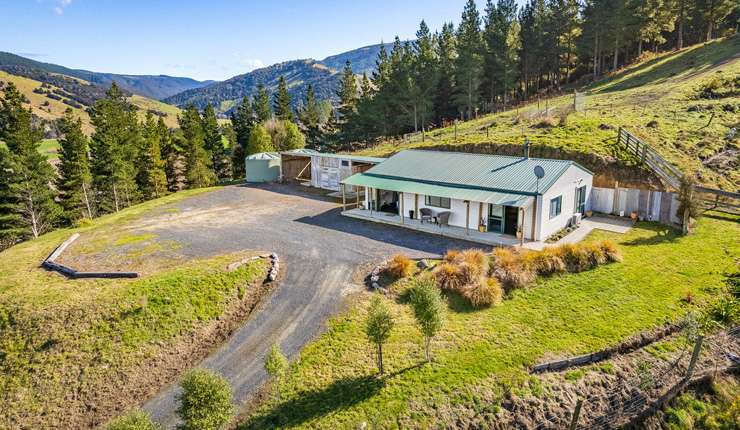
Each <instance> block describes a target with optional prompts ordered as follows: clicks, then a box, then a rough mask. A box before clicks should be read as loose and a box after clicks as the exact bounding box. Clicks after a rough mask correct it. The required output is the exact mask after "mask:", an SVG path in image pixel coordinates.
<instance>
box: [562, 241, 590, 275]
mask: <svg viewBox="0 0 740 430" xmlns="http://www.w3.org/2000/svg"><path fill="white" fill-rule="evenodd" d="M559 248H560V252H561V255H562V258H563V261H564V262H565V266H566V267H567V268H568V272H572V273H578V272H583V271H584V270H588V269H590V268H592V267H593V262H592V258H591V255H590V253H589V252H588V250H587V249H586V247H585V246H583V245H573V244H571V243H566V244H563V245H560V247H559Z"/></svg>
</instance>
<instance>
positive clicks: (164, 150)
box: [157, 117, 185, 192]
mask: <svg viewBox="0 0 740 430" xmlns="http://www.w3.org/2000/svg"><path fill="white" fill-rule="evenodd" d="M157 135H158V136H159V145H160V150H161V154H162V156H161V158H162V160H163V161H164V173H165V177H166V178H167V190H169V191H172V192H175V191H180V190H181V189H182V188H183V187H184V184H185V177H184V175H183V164H184V161H183V159H182V148H180V146H179V145H178V142H177V140H176V139H174V138H173V136H172V132H170V129H169V128H167V125H166V124H165V123H164V120H163V119H162V117H159V119H157Z"/></svg>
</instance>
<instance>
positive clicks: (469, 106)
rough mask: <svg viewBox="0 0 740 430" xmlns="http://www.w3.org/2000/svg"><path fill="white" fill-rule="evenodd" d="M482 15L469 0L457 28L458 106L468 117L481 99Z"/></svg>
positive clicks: (472, 0)
mask: <svg viewBox="0 0 740 430" xmlns="http://www.w3.org/2000/svg"><path fill="white" fill-rule="evenodd" d="M480 25H481V23H480V16H479V15H478V9H477V8H476V6H475V1H474V0H468V2H467V3H466V5H465V9H464V10H463V13H462V20H461V22H460V26H459V27H458V29H457V60H456V61H455V83H456V92H457V94H456V97H455V100H456V102H457V106H458V108H459V109H460V110H461V111H462V112H464V113H465V116H466V117H467V118H468V119H471V118H473V115H474V114H475V108H476V105H477V103H478V99H479V87H480V75H481V69H482V59H481V55H480V53H481V32H480Z"/></svg>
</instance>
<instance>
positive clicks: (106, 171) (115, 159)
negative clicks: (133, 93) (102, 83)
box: [90, 83, 140, 212]
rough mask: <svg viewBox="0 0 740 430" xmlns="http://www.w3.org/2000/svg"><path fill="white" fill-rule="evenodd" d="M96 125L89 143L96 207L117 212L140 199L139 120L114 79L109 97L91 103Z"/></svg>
mask: <svg viewBox="0 0 740 430" xmlns="http://www.w3.org/2000/svg"><path fill="white" fill-rule="evenodd" d="M90 119H91V121H92V123H93V126H95V133H93V136H92V141H91V144H90V156H91V157H90V171H91V173H92V175H93V188H94V189H95V191H96V194H97V201H96V204H97V207H98V208H99V210H102V211H103V212H112V211H115V212H118V211H119V210H120V209H122V208H124V207H126V206H129V205H131V204H133V203H135V202H136V201H137V200H138V196H139V190H138V188H137V186H136V180H135V179H136V168H135V166H134V160H136V159H137V154H136V149H137V148H138V147H139V144H138V140H139V138H140V136H139V124H138V120H137V117H136V107H135V106H133V105H132V104H131V103H129V102H128V100H126V97H125V95H124V94H123V92H122V91H121V90H120V89H119V88H118V86H117V85H116V84H115V83H113V85H111V87H110V89H109V90H108V91H107V92H106V97H105V98H103V99H101V100H98V101H97V102H96V103H95V105H94V106H93V107H92V109H91V112H90Z"/></svg>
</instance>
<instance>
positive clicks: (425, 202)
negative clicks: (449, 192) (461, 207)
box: [424, 196, 452, 209]
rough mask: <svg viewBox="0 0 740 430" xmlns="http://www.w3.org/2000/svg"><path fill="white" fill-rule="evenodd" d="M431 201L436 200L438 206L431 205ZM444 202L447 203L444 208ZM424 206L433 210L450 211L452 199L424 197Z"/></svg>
mask: <svg viewBox="0 0 740 430" xmlns="http://www.w3.org/2000/svg"><path fill="white" fill-rule="evenodd" d="M432 199H437V202H438V203H439V204H434V203H432ZM444 201H447V206H445V205H443V204H442V203H443V202H444ZM424 205H426V206H430V207H433V208H440V209H451V208H452V199H451V198H449V197H438V196H424Z"/></svg>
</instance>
